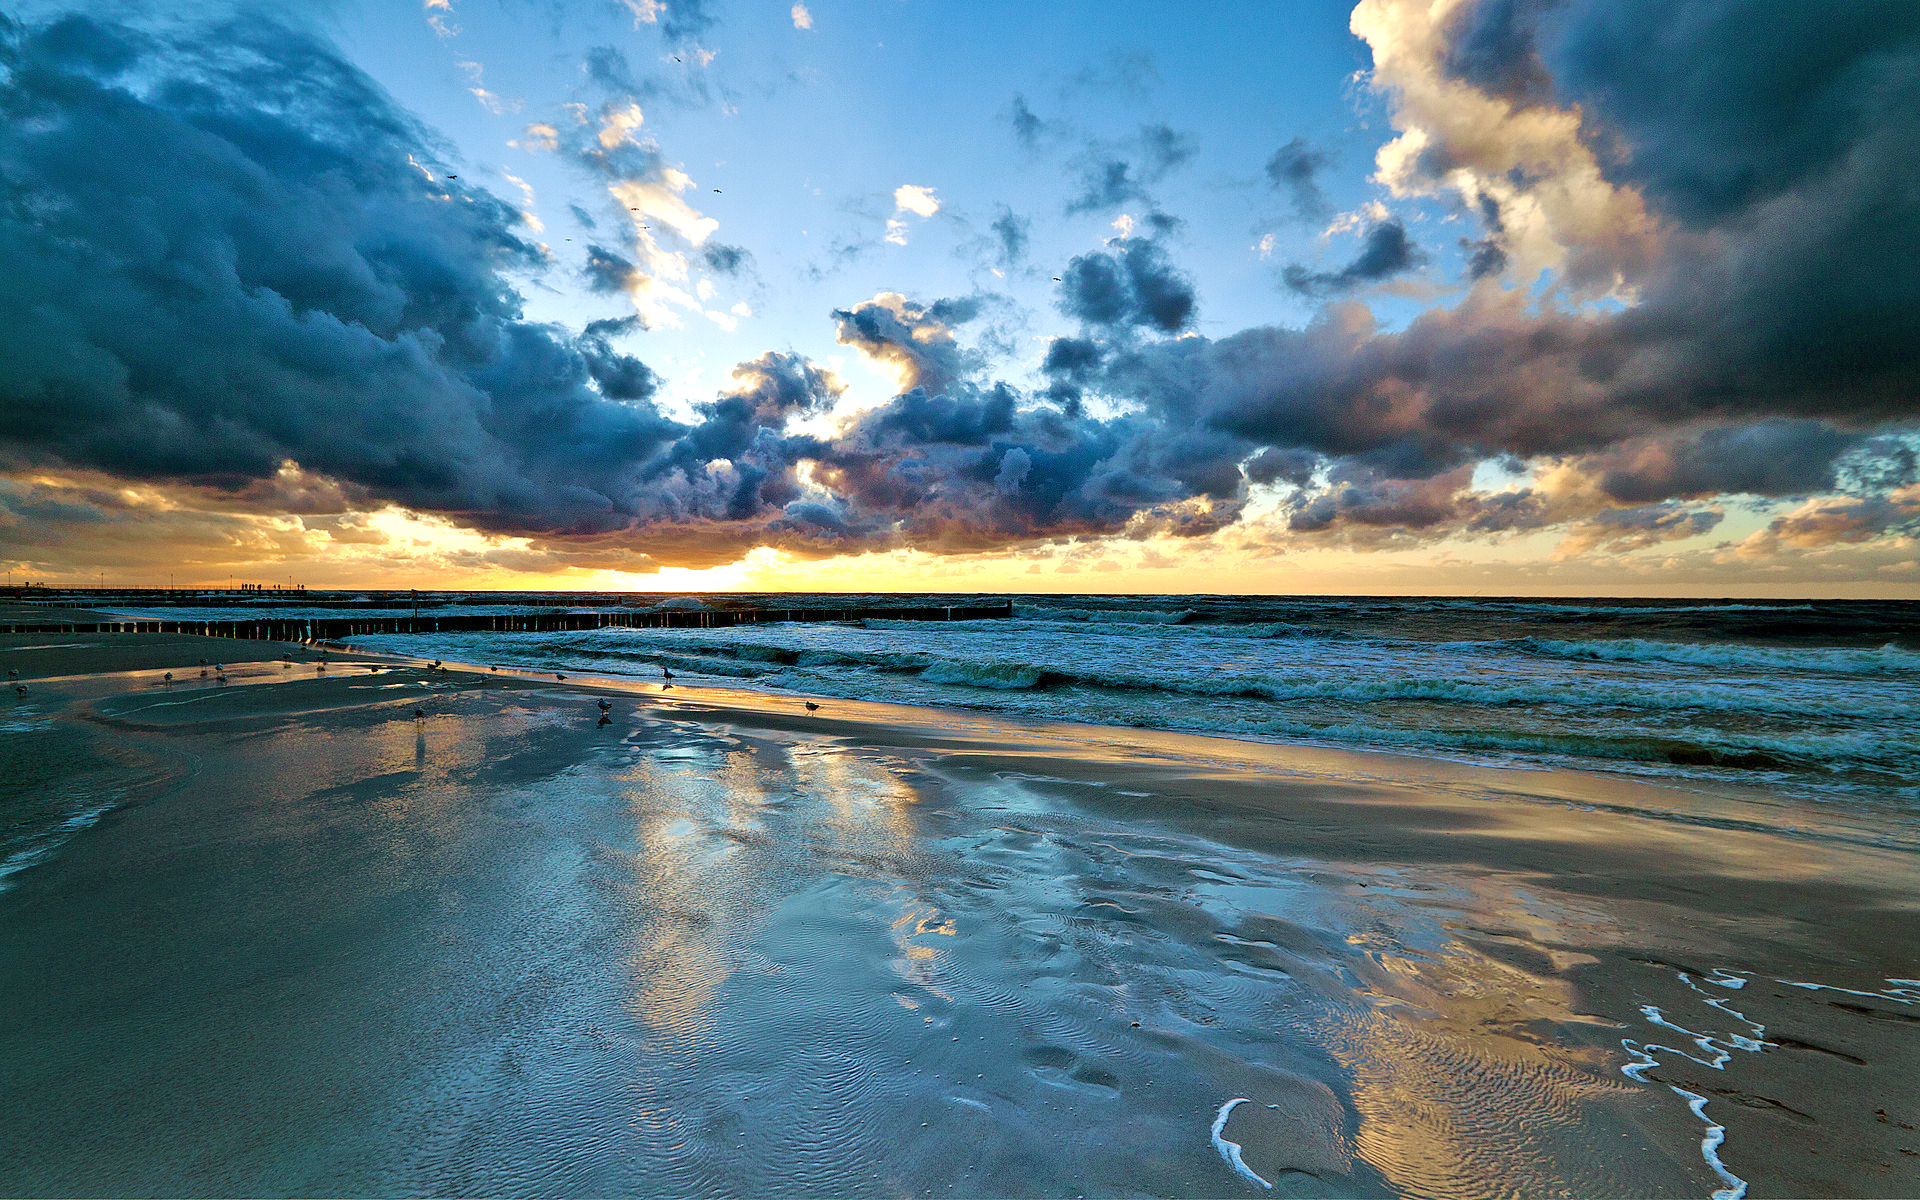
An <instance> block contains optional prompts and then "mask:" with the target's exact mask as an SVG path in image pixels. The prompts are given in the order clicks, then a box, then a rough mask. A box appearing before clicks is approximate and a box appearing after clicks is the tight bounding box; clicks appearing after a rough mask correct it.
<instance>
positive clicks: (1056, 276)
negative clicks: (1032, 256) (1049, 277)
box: [1053, 275, 1060, 283]
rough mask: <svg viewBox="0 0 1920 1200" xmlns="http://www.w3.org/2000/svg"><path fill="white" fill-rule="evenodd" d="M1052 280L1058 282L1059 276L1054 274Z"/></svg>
mask: <svg viewBox="0 0 1920 1200" xmlns="http://www.w3.org/2000/svg"><path fill="white" fill-rule="evenodd" d="M1053 281H1054V282H1055V283H1059V282H1060V277H1059V276H1058V275H1055V276H1054V277H1053Z"/></svg>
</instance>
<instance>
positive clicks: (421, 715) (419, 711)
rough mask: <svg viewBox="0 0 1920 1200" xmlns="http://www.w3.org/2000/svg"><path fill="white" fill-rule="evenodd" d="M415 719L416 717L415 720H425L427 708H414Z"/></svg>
mask: <svg viewBox="0 0 1920 1200" xmlns="http://www.w3.org/2000/svg"><path fill="white" fill-rule="evenodd" d="M413 719H414V720H416V721H424V720H426V719H427V710H426V709H424V708H416V709H414V710H413Z"/></svg>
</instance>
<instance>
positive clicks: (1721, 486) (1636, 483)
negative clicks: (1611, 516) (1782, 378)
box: [1594, 420, 1865, 501]
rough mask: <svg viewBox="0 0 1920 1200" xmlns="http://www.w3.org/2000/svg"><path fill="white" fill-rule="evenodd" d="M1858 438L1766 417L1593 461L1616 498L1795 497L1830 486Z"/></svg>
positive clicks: (1626, 449)
mask: <svg viewBox="0 0 1920 1200" xmlns="http://www.w3.org/2000/svg"><path fill="white" fill-rule="evenodd" d="M1863 440H1865V439H1864V438H1863V437H1862V435H1860V434H1859V433H1857V432H1848V431H1846V430H1841V429H1835V428H1834V427H1833V426H1831V425H1827V424H1825V423H1823V422H1819V421H1785V420H1769V421H1760V422H1758V423H1756V424H1752V425H1743V426H1727V427H1719V428H1711V429H1706V430H1701V431H1698V432H1686V433H1681V434H1677V435H1674V436H1669V437H1661V438H1657V439H1651V440H1649V441H1645V442H1641V443H1638V444H1629V445H1625V446H1621V447H1617V448H1615V449H1614V450H1612V451H1610V452H1609V453H1608V454H1607V455H1605V456H1604V457H1603V458H1602V459H1600V460H1598V461H1597V462H1596V463H1595V464H1594V465H1595V466H1596V467H1598V468H1599V469H1600V470H1601V471H1602V474H1601V478H1600V486H1601V487H1602V488H1603V489H1604V490H1605V491H1606V493H1607V494H1608V495H1609V496H1612V497H1614V498H1615V499H1618V500H1627V501H1649V500H1664V499H1667V498H1669V497H1698V496H1717V495H1724V494H1728V493H1735V492H1747V493H1751V494H1753V495H1757V496H1796V495H1806V494H1808V493H1811V492H1818V491H1825V490H1828V489H1831V488H1832V487H1833V486H1834V485H1835V483H1836V482H1837V480H1836V471H1837V468H1838V465H1839V461H1840V459H1841V457H1842V456H1843V455H1845V454H1847V452H1849V451H1851V450H1853V449H1854V448H1855V447H1856V446H1858V445H1860V444H1861V442H1862V441H1863Z"/></svg>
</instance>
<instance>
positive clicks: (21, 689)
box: [13, 683, 27, 696]
mask: <svg viewBox="0 0 1920 1200" xmlns="http://www.w3.org/2000/svg"><path fill="white" fill-rule="evenodd" d="M13 694H14V695H16V696H25V695H26V694H27V685H26V684H24V683H16V684H14V685H13Z"/></svg>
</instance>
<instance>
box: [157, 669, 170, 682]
mask: <svg viewBox="0 0 1920 1200" xmlns="http://www.w3.org/2000/svg"><path fill="white" fill-rule="evenodd" d="M160 678H161V679H162V680H164V681H166V682H167V683H172V682H173V672H172V671H168V672H167V673H166V674H165V675H162V676H161V677H160Z"/></svg>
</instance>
